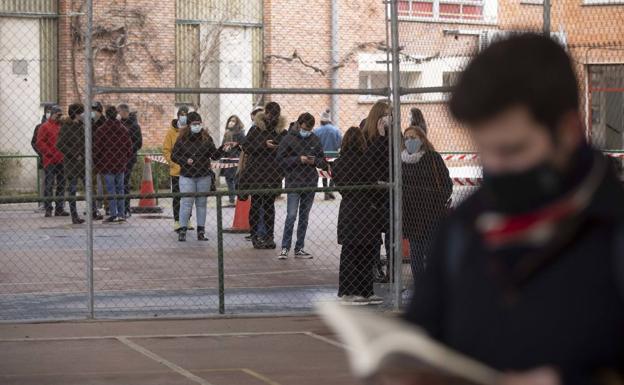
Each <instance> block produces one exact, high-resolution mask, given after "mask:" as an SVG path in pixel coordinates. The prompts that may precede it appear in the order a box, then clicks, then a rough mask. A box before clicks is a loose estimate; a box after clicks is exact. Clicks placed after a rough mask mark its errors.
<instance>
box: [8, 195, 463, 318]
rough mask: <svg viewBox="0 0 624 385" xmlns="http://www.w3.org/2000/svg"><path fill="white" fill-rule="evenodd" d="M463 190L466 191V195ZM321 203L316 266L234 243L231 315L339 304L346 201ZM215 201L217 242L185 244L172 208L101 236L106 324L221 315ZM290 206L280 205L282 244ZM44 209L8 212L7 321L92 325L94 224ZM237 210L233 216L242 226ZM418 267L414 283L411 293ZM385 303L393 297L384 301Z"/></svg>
mask: <svg viewBox="0 0 624 385" xmlns="http://www.w3.org/2000/svg"><path fill="white" fill-rule="evenodd" d="M458 193H461V191H459V192H458V191H456V195H457V194H458ZM320 198H322V194H317V201H316V202H315V205H314V207H313V208H312V212H311V217H310V225H309V229H308V233H307V236H306V250H307V251H308V252H310V253H312V254H313V256H314V259H312V260H295V259H293V258H292V257H291V258H290V259H289V260H287V261H279V260H277V258H276V256H277V253H278V251H277V250H254V249H253V248H252V247H251V243H250V242H247V241H245V240H244V235H245V234H225V236H224V240H223V241H224V250H225V251H224V282H225V312H226V313H230V314H241V313H254V314H255V313H289V312H290V313H292V312H308V311H309V310H310V309H311V306H312V304H313V303H314V302H315V301H316V300H318V299H327V298H332V297H335V295H336V292H337V282H338V266H339V260H340V246H339V245H338V244H336V220H337V213H338V207H339V201H329V202H326V201H323V200H321V199H320ZM214 203H215V201H214V199H211V200H210V204H209V206H210V207H209V211H208V220H207V224H206V228H207V231H208V235H209V237H210V239H211V240H210V242H198V241H196V240H195V233H194V232H189V241H188V242H186V243H180V242H178V241H177V235H176V233H174V232H173V231H172V225H173V220H172V218H171V205H170V201H168V200H161V202H160V204H161V206H162V207H164V208H165V212H164V214H163V215H156V216H155V215H134V216H133V217H132V218H131V219H130V220H129V221H128V222H127V223H126V224H114V225H105V224H102V223H101V222H99V223H97V224H96V225H95V228H94V265H95V267H94V278H95V280H94V284H95V293H96V295H95V312H96V316H97V317H98V318H107V317H110V318H128V317H142V318H144V317H162V316H172V315H178V316H180V315H183V316H187V315H214V314H217V312H218V309H219V297H218V276H219V274H218V273H219V272H218V260H217V247H216V245H217V242H216V228H217V225H216V223H217V222H216V221H217V219H216V209H215V208H214ZM285 203H286V202H285V200H280V201H278V203H277V214H276V232H275V234H276V238H277V239H276V241H277V242H278V246H279V242H280V241H281V238H282V237H281V235H282V227H283V223H284V216H285V212H286V208H285ZM35 208H36V206H35V205H34V204H24V205H1V206H0V321H2V320H42V319H45V320H48V319H83V318H85V317H86V316H87V294H86V292H87V281H86V262H85V261H86V260H85V245H86V231H85V226H84V225H71V224H68V223H69V222H70V221H69V219H68V218H43V215H42V214H41V213H35ZM233 215H234V209H233V208H226V209H224V212H223V223H224V227H229V226H230V225H231V224H232V219H233ZM410 275H411V274H410V273H409V268H408V266H407V265H405V266H404V281H405V282H406V284H409V280H410ZM378 294H379V295H382V296H383V295H384V294H386V293H384V292H379V293H378Z"/></svg>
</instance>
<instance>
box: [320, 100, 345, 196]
mask: <svg viewBox="0 0 624 385" xmlns="http://www.w3.org/2000/svg"><path fill="white" fill-rule="evenodd" d="M314 134H315V135H316V136H318V138H319V140H320V141H321V144H322V145H323V151H324V152H326V153H327V152H328V151H332V152H337V151H338V150H339V149H340V146H341V145H342V131H340V129H339V128H338V127H336V126H334V125H333V124H332V121H331V110H330V109H329V108H328V109H326V110H325V111H323V113H322V114H321V125H320V127H318V128H316V129H315V130H314ZM328 185H329V186H330V187H331V186H334V182H333V181H332V180H331V179H327V178H323V187H327V186H328ZM334 199H336V197H335V196H334V194H332V193H325V200H326V201H327V200H334Z"/></svg>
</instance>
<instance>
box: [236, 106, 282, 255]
mask: <svg viewBox="0 0 624 385" xmlns="http://www.w3.org/2000/svg"><path fill="white" fill-rule="evenodd" d="M255 123H256V125H255V126H254V127H252V128H251V129H250V130H249V132H248V133H247V137H246V138H245V141H244V142H243V144H242V148H243V151H244V152H245V154H246V157H247V159H246V161H245V167H244V169H243V171H242V173H241V175H240V180H239V185H240V189H241V190H248V189H279V188H281V187H282V179H283V178H284V176H283V172H282V169H281V167H280V166H279V163H278V162H277V158H276V155H277V149H278V148H279V144H280V142H281V141H282V139H283V138H284V137H285V136H286V134H287V132H286V130H285V128H286V119H285V118H284V117H282V116H281V107H280V105H279V104H277V103H275V102H271V103H268V104H267V105H266V107H265V110H264V112H259V113H258V114H256V118H255ZM277 195H278V194H277V193H275V192H268V193H260V194H258V193H256V194H251V209H250V212H249V222H250V225H251V227H252V233H253V234H259V233H260V232H259V224H260V213H261V212H262V216H263V220H264V227H265V229H266V235H265V236H264V237H262V238H260V237H259V236H256V237H255V238H253V239H252V242H253V245H254V248H257V249H275V248H276V247H277V246H276V244H275V241H274V233H275V198H276V196H277Z"/></svg>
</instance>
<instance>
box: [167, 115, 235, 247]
mask: <svg viewBox="0 0 624 385" xmlns="http://www.w3.org/2000/svg"><path fill="white" fill-rule="evenodd" d="M187 120H188V126H185V127H184V128H181V129H180V135H179V136H178V140H177V141H176V143H175V145H174V146H173V152H172V156H171V158H172V159H173V161H174V162H175V163H177V164H179V165H180V192H182V193H207V192H209V191H211V190H212V189H213V185H214V176H215V175H214V172H213V171H212V168H211V167H210V164H211V160H213V159H214V160H216V159H219V158H220V157H222V156H223V154H224V153H225V151H228V150H229V149H230V145H229V144H226V145H224V146H221V147H220V148H219V149H217V148H216V147H215V144H214V141H213V140H212V138H211V137H210V134H209V133H208V131H207V130H206V129H205V128H204V127H203V125H202V118H201V115H199V114H198V113H197V112H189V114H188V115H187ZM207 201H208V199H207V197H206V196H198V197H184V198H182V205H181V207H180V230H179V231H178V240H179V241H180V242H184V241H186V231H187V228H188V222H189V219H190V217H191V211H192V210H193V203H194V204H195V211H196V214H197V240H198V241H207V240H208V238H207V237H206V204H207Z"/></svg>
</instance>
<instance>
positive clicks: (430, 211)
mask: <svg viewBox="0 0 624 385" xmlns="http://www.w3.org/2000/svg"><path fill="white" fill-rule="evenodd" d="M403 147H404V148H403V151H402V152H401V161H402V165H401V170H402V174H403V236H404V237H405V238H407V239H408V240H409V250H410V261H411V268H412V276H413V277H414V279H416V277H417V275H418V274H419V273H422V272H423V271H424V270H425V261H426V259H425V256H426V255H427V253H428V251H429V245H430V243H431V238H432V236H433V235H434V233H435V231H436V230H437V228H438V224H439V223H440V220H441V219H442V218H443V217H444V215H445V214H446V211H447V208H448V204H449V200H450V198H451V194H452V193H453V181H452V180H451V177H450V176H449V171H448V168H447V167H446V164H445V163H444V160H443V159H442V157H441V156H440V154H438V153H437V152H436V151H435V148H434V147H433V145H432V144H431V142H429V140H428V139H427V137H426V135H425V133H424V132H423V131H422V130H421V129H420V128H416V127H410V128H408V129H407V130H406V131H405V133H404V146H403Z"/></svg>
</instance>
